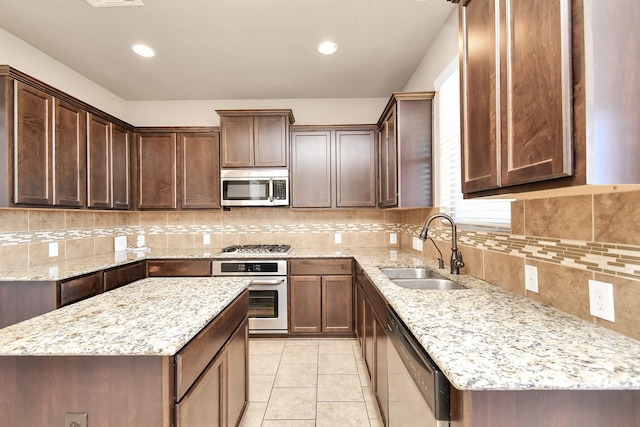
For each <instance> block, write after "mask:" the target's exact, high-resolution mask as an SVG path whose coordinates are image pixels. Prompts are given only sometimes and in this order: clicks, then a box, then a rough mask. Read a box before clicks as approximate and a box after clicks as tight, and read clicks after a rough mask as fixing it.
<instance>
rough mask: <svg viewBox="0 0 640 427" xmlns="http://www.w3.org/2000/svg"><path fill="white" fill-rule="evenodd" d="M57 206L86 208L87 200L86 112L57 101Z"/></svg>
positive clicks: (55, 178) (54, 149)
mask: <svg viewBox="0 0 640 427" xmlns="http://www.w3.org/2000/svg"><path fill="white" fill-rule="evenodd" d="M54 105H55V130H56V131H55V134H54V138H53V152H54V159H55V162H54V203H53V204H54V205H56V206H73V207H82V206H84V205H85V200H86V189H85V188H86V179H87V178H86V175H85V164H86V147H87V122H86V112H85V111H84V110H82V109H81V108H79V107H76V106H74V105H71V104H69V103H67V102H64V101H60V100H59V99H56V100H55V104H54Z"/></svg>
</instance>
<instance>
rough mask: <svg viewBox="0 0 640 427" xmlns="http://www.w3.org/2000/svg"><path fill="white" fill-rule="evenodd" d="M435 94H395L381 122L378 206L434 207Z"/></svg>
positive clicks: (379, 129) (379, 132) (379, 131)
mask: <svg viewBox="0 0 640 427" xmlns="http://www.w3.org/2000/svg"><path fill="white" fill-rule="evenodd" d="M433 96H434V92H398V93H394V94H393V95H392V96H391V98H390V99H389V102H388V103H387V106H386V107H385V109H384V111H383V113H382V115H381V116H380V119H379V120H378V159H379V160H378V161H379V166H378V189H379V192H378V193H379V194H378V206H379V207H381V208H390V207H429V206H433V188H432V173H433V161H432V139H433V137H432V132H433V126H432V122H433V120H432V115H433Z"/></svg>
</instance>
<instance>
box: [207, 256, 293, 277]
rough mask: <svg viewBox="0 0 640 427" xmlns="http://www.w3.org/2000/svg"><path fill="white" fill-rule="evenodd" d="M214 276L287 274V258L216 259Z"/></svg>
mask: <svg viewBox="0 0 640 427" xmlns="http://www.w3.org/2000/svg"><path fill="white" fill-rule="evenodd" d="M213 275H214V276H240V275H242V276H286V275H287V261H286V260H259V261H258V260H215V261H213Z"/></svg>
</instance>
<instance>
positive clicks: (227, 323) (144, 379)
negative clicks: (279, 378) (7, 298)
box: [0, 278, 248, 427]
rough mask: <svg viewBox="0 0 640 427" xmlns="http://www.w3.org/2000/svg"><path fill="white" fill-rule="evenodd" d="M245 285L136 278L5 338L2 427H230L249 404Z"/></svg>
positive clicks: (1, 343) (0, 347)
mask: <svg viewBox="0 0 640 427" xmlns="http://www.w3.org/2000/svg"><path fill="white" fill-rule="evenodd" d="M247 286H248V280H245V279H234V278H149V279H143V280H140V281H137V282H134V283H132V284H129V285H127V286H124V287H122V288H118V289H115V290H113V291H110V292H107V293H104V294H101V295H98V296H95V297H93V298H90V299H87V300H84V301H81V302H78V303H75V304H72V305H70V306H67V307H63V308H61V309H58V310H55V311H52V312H50V313H47V314H44V315H42V316H38V317H35V318H33V319H30V320H26V321H24V322H21V323H18V324H15V325H12V326H9V327H7V328H4V329H2V332H1V333H0V377H2V379H3V386H2V388H1V389H0V414H2V419H3V422H6V423H7V425H33V426H41V425H42V426H44V425H68V423H66V422H65V420H66V419H67V418H65V417H69V416H70V417H74V416H76V415H74V414H87V415H88V419H89V425H91V426H92V427H96V426H113V425H123V426H129V425H136V426H150V427H151V426H153V427H157V426H171V425H177V426H180V425H183V426H187V425H188V426H199V425H205V424H204V423H202V424H200V423H199V422H198V420H199V419H202V417H205V418H208V419H209V421H211V420H212V418H215V419H217V420H219V421H220V422H221V423H222V422H225V423H226V420H227V419H232V420H233V421H232V422H231V423H232V424H235V422H236V420H237V419H239V417H240V416H241V414H242V411H243V410H244V406H245V404H246V401H247V385H246V379H247V371H248V359H247V351H248V346H247V342H248V326H247V310H248V294H247V292H246V291H245V289H246V288H247ZM214 402H218V403H219V405H216V404H214ZM67 414H71V415H67ZM78 416H83V415H78ZM63 423H64V424H63ZM206 425H210V424H206Z"/></svg>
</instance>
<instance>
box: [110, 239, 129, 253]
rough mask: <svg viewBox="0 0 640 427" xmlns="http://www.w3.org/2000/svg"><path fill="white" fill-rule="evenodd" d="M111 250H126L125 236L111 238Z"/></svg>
mask: <svg viewBox="0 0 640 427" xmlns="http://www.w3.org/2000/svg"><path fill="white" fill-rule="evenodd" d="M113 250H114V252H121V251H126V250H127V236H116V237H114V238H113Z"/></svg>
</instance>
